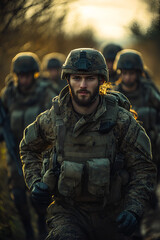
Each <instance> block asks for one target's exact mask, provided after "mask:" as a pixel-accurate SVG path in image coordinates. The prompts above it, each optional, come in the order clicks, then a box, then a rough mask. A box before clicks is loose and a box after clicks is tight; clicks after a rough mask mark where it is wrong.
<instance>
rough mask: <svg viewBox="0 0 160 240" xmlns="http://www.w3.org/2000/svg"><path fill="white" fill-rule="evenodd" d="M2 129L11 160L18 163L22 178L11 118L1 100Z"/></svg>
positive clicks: (0, 117) (0, 122) (0, 123)
mask: <svg viewBox="0 0 160 240" xmlns="http://www.w3.org/2000/svg"><path fill="white" fill-rule="evenodd" d="M0 127H1V128H2V134H3V137H4V140H5V142H6V146H7V149H8V152H9V154H10V156H11V158H12V159H13V160H14V161H15V163H16V166H17V171H18V174H19V175H20V176H22V175H23V173H22V168H21V161H20V157H19V155H18V153H17V150H16V144H15V139H14V136H13V133H12V131H11V128H10V122H9V118H8V116H7V113H6V111H5V109H4V106H3V104H2V101H1V99H0Z"/></svg>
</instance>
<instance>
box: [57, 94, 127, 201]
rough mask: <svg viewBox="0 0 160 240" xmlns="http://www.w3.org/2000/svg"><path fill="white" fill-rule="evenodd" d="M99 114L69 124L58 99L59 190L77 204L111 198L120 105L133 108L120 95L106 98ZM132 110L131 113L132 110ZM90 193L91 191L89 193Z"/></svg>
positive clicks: (99, 109) (110, 95) (109, 95)
mask: <svg viewBox="0 0 160 240" xmlns="http://www.w3.org/2000/svg"><path fill="white" fill-rule="evenodd" d="M103 100H104V101H103V102H102V105H101V106H100V107H99V108H98V110H97V112H96V113H95V114H94V115H93V116H91V117H89V118H88V119H85V117H81V118H80V119H79V120H78V121H75V124H67V123H68V122H67V121H66V118H65V117H63V116H62V114H61V110H60V107H59V103H58V99H57V98H55V99H54V101H53V106H54V113H55V132H56V139H57V140H56V145H55V148H54V157H53V169H56V167H57V165H58V166H60V167H59V170H60V171H59V173H60V176H59V179H58V190H59V193H60V194H61V195H63V196H65V197H68V196H69V197H71V198H74V199H76V201H77V200H78V201H94V202H95V201H97V199H100V198H104V196H106V195H109V191H110V189H109V188H110V175H111V171H112V167H113V166H114V162H115V157H116V153H117V149H118V142H117V139H116V137H115V135H114V127H115V125H116V123H117V115H118V109H119V105H123V107H125V108H129V105H128V104H127V103H126V99H125V101H123V100H124V99H121V100H122V101H119V100H120V99H118V98H117V94H116V93H112V94H108V95H107V96H105V97H104V99H103ZM128 110H129V109H128ZM86 189H87V190H86Z"/></svg>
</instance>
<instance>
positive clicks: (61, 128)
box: [53, 98, 66, 160]
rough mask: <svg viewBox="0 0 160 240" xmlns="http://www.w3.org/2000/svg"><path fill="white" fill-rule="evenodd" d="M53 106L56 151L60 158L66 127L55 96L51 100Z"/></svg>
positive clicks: (62, 153) (62, 152)
mask: <svg viewBox="0 0 160 240" xmlns="http://www.w3.org/2000/svg"><path fill="white" fill-rule="evenodd" d="M53 106H54V110H55V113H56V128H57V144H56V151H57V154H58V158H61V160H62V157H63V155H64V139H65V134H66V127H65V125H64V122H63V119H62V116H61V113H60V108H59V104H58V99H57V98H56V99H55V100H54V101H53Z"/></svg>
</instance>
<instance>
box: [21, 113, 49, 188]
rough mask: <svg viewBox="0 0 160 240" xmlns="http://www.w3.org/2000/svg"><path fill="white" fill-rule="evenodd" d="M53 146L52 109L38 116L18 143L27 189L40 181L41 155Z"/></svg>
mask: <svg viewBox="0 0 160 240" xmlns="http://www.w3.org/2000/svg"><path fill="white" fill-rule="evenodd" d="M53 144H54V128H53V122H52V109H51V110H47V111H45V112H44V113H42V114H40V115H39V116H38V117H37V119H36V120H35V121H34V122H33V123H32V124H30V125H29V126H28V127H27V128H26V129H25V130H24V136H23V139H22V141H21V143H20V156H21V161H22V167H23V174H24V178H25V181H26V184H27V186H28V188H29V189H31V188H32V185H33V184H34V183H35V182H37V181H40V180H41V168H42V153H43V152H44V151H46V150H48V149H51V148H52V147H53Z"/></svg>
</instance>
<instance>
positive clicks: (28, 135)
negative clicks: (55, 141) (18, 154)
mask: <svg viewBox="0 0 160 240" xmlns="http://www.w3.org/2000/svg"><path fill="white" fill-rule="evenodd" d="M24 137H25V142H26V144H29V143H31V142H33V141H34V140H36V139H37V137H38V131H37V128H36V124H35V123H32V124H30V125H29V126H28V127H27V128H26V129H25V130H24Z"/></svg>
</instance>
